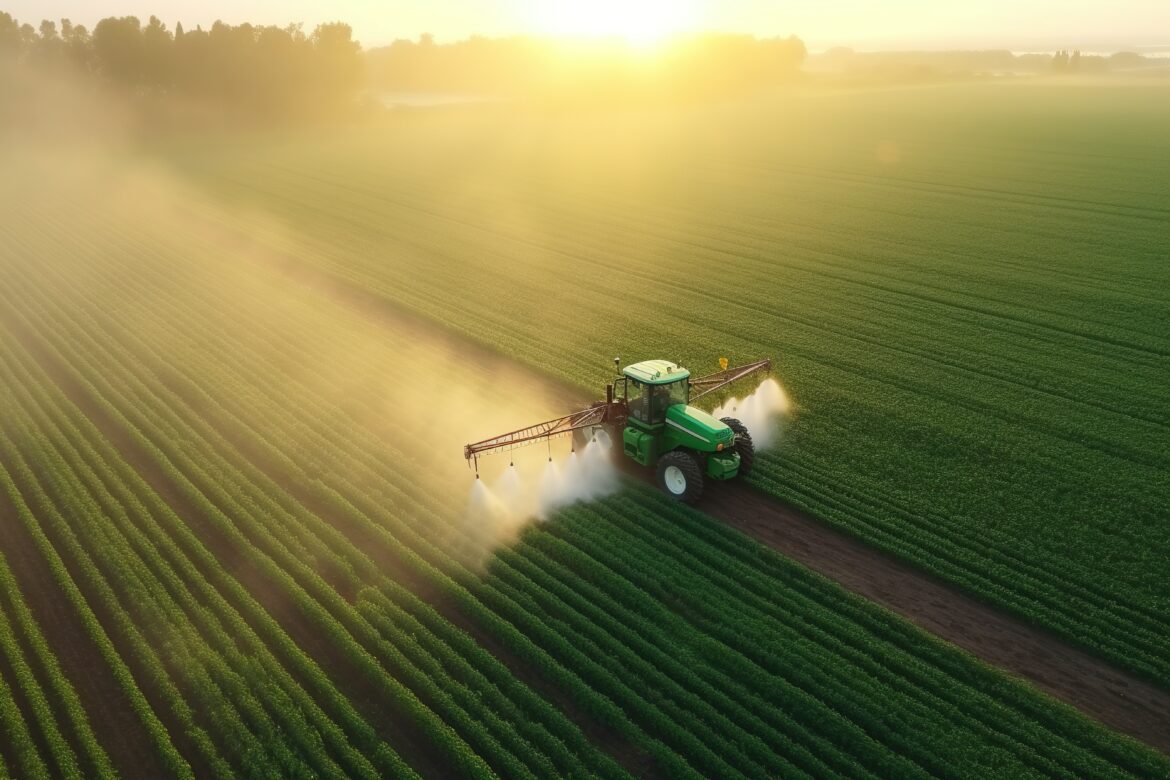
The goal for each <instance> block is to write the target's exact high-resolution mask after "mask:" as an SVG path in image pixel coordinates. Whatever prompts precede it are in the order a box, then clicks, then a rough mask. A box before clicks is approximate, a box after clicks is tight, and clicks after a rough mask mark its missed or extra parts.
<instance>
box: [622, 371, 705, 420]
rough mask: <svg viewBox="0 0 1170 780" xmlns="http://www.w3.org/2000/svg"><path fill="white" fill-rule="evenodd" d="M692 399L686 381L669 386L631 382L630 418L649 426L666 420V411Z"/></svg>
mask: <svg viewBox="0 0 1170 780" xmlns="http://www.w3.org/2000/svg"><path fill="white" fill-rule="evenodd" d="M689 398H690V385H689V384H688V383H687V381H686V380H685V379H680V380H679V381H677V382H671V383H670V384H668V385H646V384H642V383H641V382H630V399H629V405H630V406H629V408H630V416H631V417H633V418H634V419H636V420H641V421H642V422H644V423H647V424H649V425H658V424H659V423H662V422H663V421H665V420H666V410H667V408H668V407H670V406H673V405H675V404H685V403H686V402H687V401H688V400H689Z"/></svg>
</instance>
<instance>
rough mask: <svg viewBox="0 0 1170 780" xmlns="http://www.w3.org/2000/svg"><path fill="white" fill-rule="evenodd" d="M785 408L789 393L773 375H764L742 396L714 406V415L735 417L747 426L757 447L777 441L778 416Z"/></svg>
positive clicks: (761, 448)
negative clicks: (747, 393)
mask: <svg viewBox="0 0 1170 780" xmlns="http://www.w3.org/2000/svg"><path fill="white" fill-rule="evenodd" d="M787 412H788V396H787V395H785V394H784V388H782V387H780V384H779V383H778V382H777V381H776V380H775V379H765V380H764V381H763V382H761V383H760V386H759V387H757V388H756V389H755V390H753V391H752V392H751V393H750V394H749V395H747V396H745V397H744V398H743V400H740V399H737V398H729V399H727V400H726V401H725V402H723V403H722V404H721V405H719V406H718V407H716V408H715V411H714V412H712V414H713V415H714V416H715V417H716V418H723V417H735V418H736V419H738V420H739V421H740V422H742V423H743V424H744V425H746V426H747V429H748V432H749V433H750V434H751V435H752V443H753V444H754V445H755V448H756V450H757V451H759V450H766V449H769V448H771V447H774V446H775V445H776V444H777V443H778V442H779V441H780V433H781V427H780V423H781V419H782V417H783V415H784V414H786V413H787Z"/></svg>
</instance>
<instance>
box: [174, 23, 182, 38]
mask: <svg viewBox="0 0 1170 780" xmlns="http://www.w3.org/2000/svg"><path fill="white" fill-rule="evenodd" d="M182 37H183V23H182V22H175V40H178V39H179V38H182Z"/></svg>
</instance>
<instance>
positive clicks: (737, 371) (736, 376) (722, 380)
mask: <svg viewBox="0 0 1170 780" xmlns="http://www.w3.org/2000/svg"><path fill="white" fill-rule="evenodd" d="M771 370H772V361H771V360H759V361H756V362H755V363H748V364H747V365H743V366H737V367H736V368H728V369H726V370H724V371H716V372H715V373H714V374H707V376H701V377H699V378H698V379H692V380H691V403H694V402H695V401H697V400H698V399H700V398H702V397H703V396H705V395H707V394H708V393H713V392H715V391H716V390H719V389H720V388H723V387H727V385H729V384H731V383H732V382H738V381H739V380H740V379H743V378H744V377H746V376H750V375H751V374H754V373H756V372H757V371H771Z"/></svg>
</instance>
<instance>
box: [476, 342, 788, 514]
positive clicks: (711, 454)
mask: <svg viewBox="0 0 1170 780" xmlns="http://www.w3.org/2000/svg"><path fill="white" fill-rule="evenodd" d="M719 362H720V368H721V370H720V371H717V372H715V373H714V374H709V375H707V376H704V377H700V378H697V379H695V378H692V377H691V372H690V371H687V370H686V369H685V368H682V367H680V366H678V365H676V364H674V363H671V362H669V361H667V360H644V361H642V362H641V363H634V364H633V365H629V366H626V367H625V368H623V369H621V373H620V376H619V377H618V378H617V379H615V380H614V382H613V383H612V384H609V385H606V388H605V400H604V401H598V402H597V403H595V404H593V405H592V406H590V407H589V408H588V409H582V410H581V411H579V412H574V413H573V414H569V415H565V416H564V417H559V418H557V419H555V420H549V421H548V422H543V423H540V424H538V425H532V426H529V427H527V428H521V429H520V430H517V431H511V432H510V433H505V434H501V435H499V436H495V437H492V438H490V439H484V440H483V441H479V442H475V443H474V444H468V445H466V446H465V447H464V448H463V456H464V457H465V458H467V460H469V461H471V462H472V463H474V464H475V467H476V476H477V477H478V475H479V457H480V456H481V455H486V454H488V453H491V452H499V451H503V450H512V449H515V448H517V447H522V446H525V445H529V444H534V443H536V442H539V441H547V440H550V439H553V438H555V437H558V436H572V437H573V446H574V449H576V448H577V447H584V445H585V444H586V443H588V442H589V441H591V440H592V439H594V438H595V437H596V436H597V434H598V432H599V431H605V433H606V434H607V435H608V436H609V439H610V441H612V442H613V443H614V446H615V447H620V450H621V452H622V453H623V455H624V456H627V457H629V458H631V459H632V460H633V461H635V462H636V463H639V464H641V465H643V466H648V467H653V468H655V469H656V470H657V474H658V485H659V486H660V487H661V488H662V490H663V491H664V492H666V494H667V495H669V496H671V497H672V498H675V499H677V500H679V501H685V502H687V503H693V502H695V501H697V500H698V499H699V497H700V496H701V495H702V494H703V483H704V481H705V480H707V479H717V480H727V479H732V478H734V477H736V476H738V475H739V474H747V473H749V472H750V471H751V469H752V461H753V459H754V457H755V449H754V448H753V446H752V436H751V433H750V432H749V431H748V429H747V427H746V426H745V425H744V424H743V423H741V422H740V421H739V420H737V419H735V418H732V417H724V418H723V419H721V420H717V419H715V418H714V417H712V416H711V415H710V414H708V413H707V412H704V411H703V410H702V409H698V408H696V407H694V406H691V404H692V403H694V402H695V401H697V400H698V399H699V398H702V397H703V396H705V395H708V394H709V393H713V392H715V391H716V390H719V389H721V388H723V387H726V386H727V385H730V384H731V383H733V382H736V381H738V380H740V379H743V378H745V377H747V376H749V375H751V374H755V373H757V372H763V371H768V370H770V369H771V368H772V361H770V360H761V361H758V362H756V363H749V364H747V365H744V366H739V367H738V368H728V366H727V361H726V360H725V359H720V361H719ZM614 365H615V367H616V366H620V365H621V360H620V359H619V358H615V359H614Z"/></svg>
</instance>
